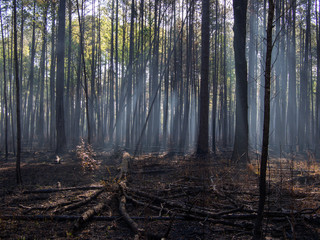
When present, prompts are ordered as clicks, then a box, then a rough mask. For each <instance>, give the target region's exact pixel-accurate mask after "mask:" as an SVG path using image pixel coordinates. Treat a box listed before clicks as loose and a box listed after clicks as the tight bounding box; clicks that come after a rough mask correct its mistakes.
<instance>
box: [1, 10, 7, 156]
mask: <svg viewBox="0 0 320 240" xmlns="http://www.w3.org/2000/svg"><path fill="white" fill-rule="evenodd" d="M1 12H2V11H1V5H0V20H1V38H2V48H3V50H2V51H3V101H4V114H5V120H4V121H5V127H4V128H5V129H4V131H5V133H4V134H5V140H4V141H5V155H6V160H8V102H7V74H6V73H7V70H6V51H5V49H6V46H5V40H4V34H3V23H2V13H1Z"/></svg>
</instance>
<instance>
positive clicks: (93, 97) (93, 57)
mask: <svg viewBox="0 0 320 240" xmlns="http://www.w3.org/2000/svg"><path fill="white" fill-rule="evenodd" d="M92 12H93V16H92V33H91V34H92V54H91V97H90V98H89V99H88V100H89V108H90V109H89V113H90V124H91V125H90V132H88V135H89V133H90V134H91V135H90V136H89V137H88V138H90V139H91V141H92V138H93V137H95V136H96V133H95V132H96V125H95V112H94V106H95V105H96V94H95V85H96V84H95V82H96V51H95V48H96V33H95V28H96V25H95V21H96V20H95V18H96V17H95V0H93V1H92ZM83 33H84V29H83ZM83 36H84V35H83ZM83 57H84V56H83Z"/></svg>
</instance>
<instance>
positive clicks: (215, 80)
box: [212, 0, 219, 154]
mask: <svg viewBox="0 0 320 240" xmlns="http://www.w3.org/2000/svg"><path fill="white" fill-rule="evenodd" d="M215 3H216V4H215V5H216V16H215V17H216V22H215V24H216V26H215V28H216V29H215V30H216V31H215V33H214V56H213V73H212V88H213V89H212V93H213V96H212V152H213V153H214V154H215V153H216V117H217V99H218V96H217V93H218V67H217V65H218V64H217V63H218V61H217V52H218V34H219V23H218V14H219V11H218V9H219V7H218V6H219V3H218V0H216V2H215Z"/></svg>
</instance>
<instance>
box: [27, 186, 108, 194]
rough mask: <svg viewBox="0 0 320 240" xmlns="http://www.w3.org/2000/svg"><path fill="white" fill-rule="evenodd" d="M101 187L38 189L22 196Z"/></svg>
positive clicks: (99, 187)
mask: <svg viewBox="0 0 320 240" xmlns="http://www.w3.org/2000/svg"><path fill="white" fill-rule="evenodd" d="M101 188H103V186H99V185H98V186H83V187H68V188H47V189H38V190H26V191H23V192H22V193H23V194H30V193H53V192H61V191H76V190H94V189H101Z"/></svg>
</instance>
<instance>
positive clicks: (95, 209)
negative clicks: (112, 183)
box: [72, 202, 106, 233]
mask: <svg viewBox="0 0 320 240" xmlns="http://www.w3.org/2000/svg"><path fill="white" fill-rule="evenodd" d="M105 205H106V204H105V203H104V202H103V203H99V204H98V205H96V206H94V207H93V208H91V209H89V210H87V211H85V212H84V213H83V214H82V215H81V217H80V218H78V219H77V221H76V222H75V224H74V225H73V229H72V232H73V233H74V232H76V231H77V230H79V229H80V228H81V227H82V226H83V225H84V224H85V223H87V222H88V221H89V220H90V219H91V218H92V217H93V216H94V215H96V214H99V213H100V212H101V211H102V210H103V208H104V207H105Z"/></svg>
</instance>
